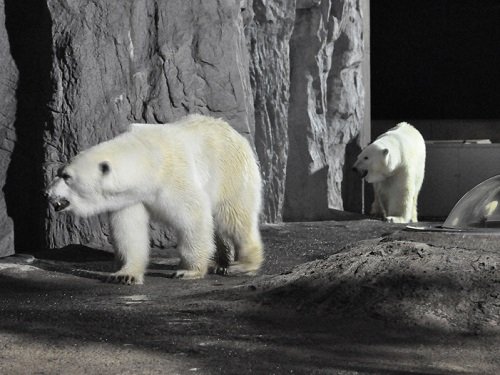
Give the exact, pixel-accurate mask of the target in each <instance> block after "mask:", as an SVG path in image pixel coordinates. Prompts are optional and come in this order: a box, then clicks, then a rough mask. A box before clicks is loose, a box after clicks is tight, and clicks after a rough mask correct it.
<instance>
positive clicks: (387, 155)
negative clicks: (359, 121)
mask: <svg viewBox="0 0 500 375" xmlns="http://www.w3.org/2000/svg"><path fill="white" fill-rule="evenodd" d="M354 170H356V171H357V172H359V173H360V174H361V176H362V177H364V178H365V181H367V182H369V183H372V184H373V188H374V193H375V199H374V201H373V205H372V210H371V214H373V215H382V216H383V217H384V218H385V219H386V220H387V221H389V222H393V223H408V222H416V221H417V201H418V194H419V192H420V188H421V187H422V182H423V180H424V171H425V141H424V139H423V137H422V135H421V134H420V132H419V131H418V130H417V129H415V128H414V127H413V126H411V125H410V124H408V123H405V122H402V123H399V124H398V125H396V126H395V127H394V128H392V129H390V130H388V131H387V132H385V133H384V134H382V135H380V136H379V137H378V138H377V139H376V140H375V141H374V142H373V143H371V144H370V145H368V146H367V147H366V148H365V149H364V150H363V151H362V152H361V153H360V154H359V156H358V159H357V161H356V163H355V164H354Z"/></svg>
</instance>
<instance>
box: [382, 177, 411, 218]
mask: <svg viewBox="0 0 500 375" xmlns="http://www.w3.org/2000/svg"><path fill="white" fill-rule="evenodd" d="M401 186H402V187H400V188H399V189H397V190H395V191H394V192H393V195H392V196H391V197H389V199H388V208H387V216H386V218H385V219H386V220H387V221H388V222H390V223H409V222H411V220H412V215H413V211H414V210H413V208H414V196H415V194H414V189H413V187H412V186H411V184H408V183H407V182H406V181H405V184H404V185H401Z"/></svg>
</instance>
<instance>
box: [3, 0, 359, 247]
mask: <svg viewBox="0 0 500 375" xmlns="http://www.w3.org/2000/svg"><path fill="white" fill-rule="evenodd" d="M3 1H4V2H5V22H4V23H1V24H2V25H3V24H5V29H2V28H1V27H0V47H2V49H1V51H2V52H1V53H0V55H1V56H0V58H1V59H2V66H3V69H2V72H1V73H0V82H2V85H1V87H0V90H2V99H1V100H2V101H1V103H0V106H1V114H2V117H1V118H0V120H1V125H0V135H1V142H2V143H1V144H2V146H1V148H0V183H1V184H2V186H3V190H2V191H3V192H4V193H5V199H3V196H2V195H0V212H2V215H3V216H0V244H1V245H0V246H1V248H2V249H7V248H8V249H11V248H12V233H13V229H12V228H14V232H15V233H14V240H15V248H16V251H18V252H25V251H31V250H33V249H36V248H39V247H49V248H53V247H62V246H65V245H68V244H75V243H76V244H78V243H79V244H84V245H88V246H94V247H99V248H105V247H107V246H109V243H108V231H109V230H108V226H107V219H106V218H105V217H95V218H90V219H77V218H74V217H71V216H69V215H55V214H54V212H52V211H51V210H50V208H49V207H48V205H47V203H46V202H45V199H44V198H43V194H42V192H43V190H44V187H45V185H46V183H47V182H48V181H49V180H50V179H52V177H53V174H54V171H55V170H56V169H57V168H58V167H59V166H60V165H61V164H64V163H66V162H67V161H68V160H69V159H71V158H72V157H73V156H74V155H75V154H77V153H78V152H80V151H81V150H83V149H86V148H88V147H90V146H92V145H94V144H97V143H99V142H102V141H104V140H107V139H110V138H112V137H113V136H115V135H117V134H118V133H121V132H123V131H124V130H125V129H126V127H127V126H128V124H129V123H131V122H149V123H165V122H169V121H173V120H176V119H178V118H180V117H182V116H184V115H185V114H187V113H202V114H208V115H213V116H216V117H222V118H224V119H226V120H228V121H229V122H230V123H231V125H232V126H233V127H235V128H236V129H237V130H238V131H239V132H240V133H242V134H244V135H245V136H246V137H247V138H248V139H249V140H250V141H251V142H252V143H253V144H254V146H255V149H256V152H257V154H258V157H259V160H260V165H261V170H262V175H263V180H264V186H263V192H264V205H263V220H264V221H267V222H279V221H281V220H282V219H285V220H311V219H324V218H332V217H338V216H337V215H338V214H339V211H338V210H340V209H342V208H343V207H346V206H345V205H343V202H342V199H344V203H345V202H346V201H347V202H348V204H347V207H348V208H352V207H353V205H352V204H351V203H352V202H354V204H356V199H357V196H358V195H357V191H356V192H353V191H354V190H355V189H358V188H359V181H358V182H354V183H353V182H352V181H351V180H350V178H349V175H348V174H346V173H345V170H346V169H347V168H346V162H345V160H346V155H347V156H349V154H351V155H352V154H355V153H356V152H355V149H356V144H357V143H358V133H359V128H360V126H361V122H362V121H361V120H362V116H363V98H364V96H363V86H362V83H361V79H360V70H361V67H360V61H361V59H362V53H363V50H362V42H363V36H362V23H363V22H362V18H361V16H362V15H361V11H360V10H359V3H360V1H361V0H338V1H337V0H290V1H285V0H220V1H202V0H193V1H183V0H169V1H161V0H140V1H132V0H127V1H120V2H96V1H91V0H70V1H68V0H46V1H39V0H23V1H18V0H3ZM0 4H3V2H0ZM9 46H10V50H9ZM9 51H11V52H12V57H10V53H9ZM16 67H17V70H16ZM17 71H19V74H18V73H17ZM14 94H15V96H14ZM349 149H351V152H349V151H346V150H349ZM353 150H354V151H353ZM347 164H349V162H347ZM356 181H357V180H356ZM356 183H357V184H358V185H356ZM353 197H354V198H353ZM5 206H6V207H5ZM332 215H333V216H332ZM152 231H153V236H152V244H153V245H154V246H155V247H163V246H165V245H166V244H168V243H169V239H170V238H171V237H172V235H171V234H169V233H168V232H166V231H165V230H163V229H160V228H158V227H156V226H153V227H152ZM2 251H4V250H2ZM8 251H11V250H8ZM0 254H1V253H0Z"/></svg>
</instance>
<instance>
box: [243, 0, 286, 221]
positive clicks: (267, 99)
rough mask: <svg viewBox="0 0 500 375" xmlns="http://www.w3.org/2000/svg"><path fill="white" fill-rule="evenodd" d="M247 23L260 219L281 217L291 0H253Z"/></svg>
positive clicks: (283, 191)
mask: <svg viewBox="0 0 500 375" xmlns="http://www.w3.org/2000/svg"><path fill="white" fill-rule="evenodd" d="M253 12H254V17H253V22H252V24H251V25H250V26H249V27H248V28H247V29H246V33H247V38H248V40H249V52H250V82H251V84H252V89H253V94H254V103H255V147H256V150H257V154H258V156H259V161H260V168H261V172H262V176H263V180H264V186H263V192H264V202H265V203H264V212H263V216H264V220H266V221H268V222H279V221H281V220H282V214H283V202H284V196H285V176H286V162H287V156H288V101H289V87H290V53H289V43H290V37H291V34H292V30H293V25H294V19H295V1H294V0H254V1H253Z"/></svg>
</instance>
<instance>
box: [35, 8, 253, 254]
mask: <svg viewBox="0 0 500 375" xmlns="http://www.w3.org/2000/svg"><path fill="white" fill-rule="evenodd" d="M47 3H48V6H49V10H50V16H51V19H52V20H53V29H52V39H53V49H54V56H53V65H52V72H53V84H54V87H55V90H54V92H53V96H52V98H51V104H50V109H51V112H52V114H53V119H52V127H51V128H50V129H49V130H48V131H47V132H46V134H45V140H44V141H45V142H44V143H45V144H47V145H48V147H47V148H46V154H45V160H46V162H47V163H48V166H49V168H48V170H47V173H46V181H48V180H50V179H51V178H52V176H53V173H54V172H53V171H54V169H57V166H58V165H59V164H60V163H65V162H66V161H67V160H68V159H70V158H71V157H72V156H74V155H75V154H76V153H77V152H78V151H80V150H82V149H85V148H87V147H89V146H91V145H94V144H96V143H98V142H101V141H103V140H106V139H109V138H111V137H113V136H114V135H116V134H118V133H120V132H123V131H124V130H125V129H126V127H127V124H129V123H131V122H147V123H165V122H169V121H173V120H176V119H178V118H180V117H182V116H184V115H186V114H188V113H203V114H208V115H213V116H217V117H223V118H225V119H226V120H228V121H229V122H230V123H231V124H232V125H233V126H234V127H235V128H236V129H237V130H238V131H239V132H241V133H244V134H247V135H248V137H249V139H252V138H253V134H254V122H253V121H254V120H253V119H254V117H253V100H252V94H251V90H250V83H249V77H248V54H247V53H246V39H245V37H244V35H243V15H244V11H243V12H242V11H241V9H240V4H239V2H235V1H222V2H217V3H216V2H211V1H210V2H207V1H202V0H198V1H183V0H178V1H161V0H144V1H118V2H94V1H77V2H73V3H72V5H71V3H70V4H69V5H68V2H67V1H64V0H49V1H48V2H47ZM103 219H104V220H103ZM48 223H49V227H48V234H47V241H48V246H49V247H60V246H62V245H64V244H67V243H74V242H76V241H82V240H83V241H84V242H85V243H86V244H90V245H93V246H101V247H102V246H103V245H105V244H106V243H107V239H106V237H107V236H108V234H109V233H108V227H107V220H106V218H103V217H97V218H92V219H90V220H78V219H74V218H73V217H71V216H69V215H57V214H55V213H52V212H50V214H49V219H48ZM66 228H70V229H69V230H68V229H66ZM153 232H154V233H155V236H154V241H155V244H156V245H158V246H161V245H162V244H163V241H162V238H164V237H165V235H164V234H163V232H162V231H161V230H157V228H156V227H154V228H153ZM166 237H168V235H167V236H166Z"/></svg>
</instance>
